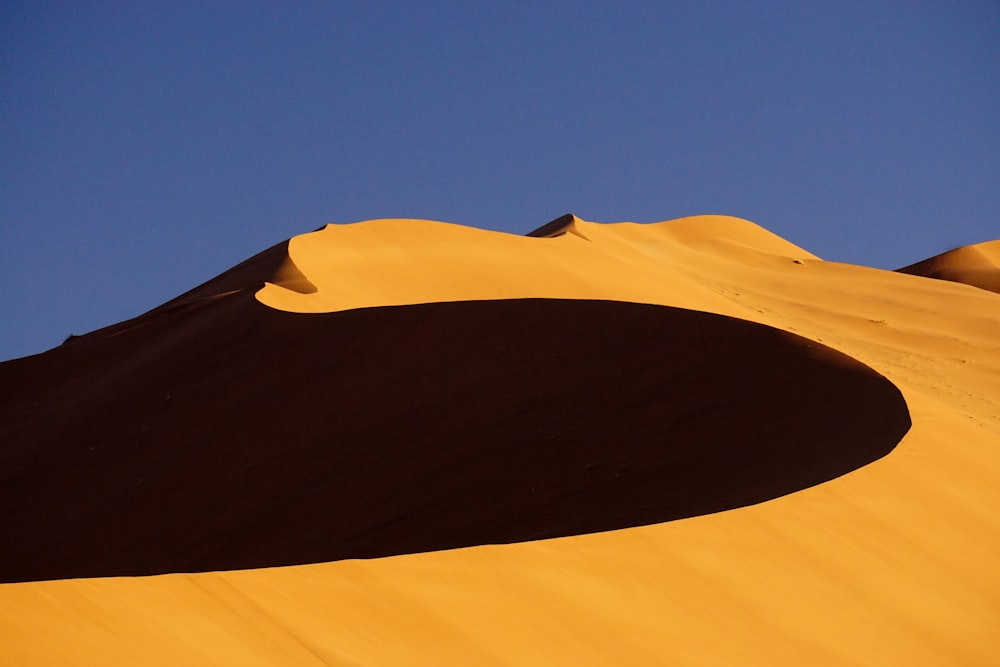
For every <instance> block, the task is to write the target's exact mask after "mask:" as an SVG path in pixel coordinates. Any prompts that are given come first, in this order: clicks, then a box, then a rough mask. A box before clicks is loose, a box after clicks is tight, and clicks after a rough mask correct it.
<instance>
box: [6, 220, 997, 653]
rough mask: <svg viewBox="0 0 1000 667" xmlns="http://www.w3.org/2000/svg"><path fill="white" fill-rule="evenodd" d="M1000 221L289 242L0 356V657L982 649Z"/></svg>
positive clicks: (343, 229) (424, 231) (365, 229)
mask: <svg viewBox="0 0 1000 667" xmlns="http://www.w3.org/2000/svg"><path fill="white" fill-rule="evenodd" d="M995 243H996V242H994V243H993V244H980V245H979V246H973V247H971V250H973V251H975V252H972V253H971V254H970V253H968V252H959V253H946V254H945V255H943V256H939V258H937V259H940V258H942V257H943V258H944V260H946V261H940V262H939V261H934V262H931V263H930V264H923V265H922V266H917V267H916V268H915V270H914V271H913V273H916V274H918V275H916V276H914V275H907V273H905V272H893V271H882V270H878V269H871V268H867V267H862V266H852V265H848V264H842V263H838V262H824V261H823V260H821V259H820V258H819V257H817V256H816V255H813V254H811V253H809V252H808V251H806V250H804V249H802V248H799V247H798V246H796V245H794V244H793V243H791V242H789V241H787V240H785V239H782V238H780V237H778V236H776V235H774V234H772V233H770V232H768V231H767V230H765V229H763V228H761V227H759V226H757V225H755V224H753V223H751V222H748V221H746V220H740V219H737V218H731V217H726V216H698V217H693V218H683V219H679V220H671V221H666V222H661V223H652V224H643V225H637V224H633V223H617V224H607V225H605V224H597V223H590V222H586V221H583V220H580V219H579V218H576V217H574V216H563V217H562V218H559V219H557V220H554V221H553V222H552V223H550V224H548V225H544V226H542V227H540V228H539V229H537V230H536V231H535V232H532V233H531V234H530V235H529V236H528V237H519V236H515V235H510V234H501V233H497V232H488V231H484V230H477V229H471V228H467V227H461V226H458V225H452V224H446V223H437V222H432V221H426V220H398V219H393V220H375V221H368V222H365V223H358V224H350V225H329V226H327V227H325V228H323V229H321V230H318V231H317V232H314V233H310V234H304V235H302V236H297V237H294V238H292V239H291V240H290V241H288V242H286V243H281V244H278V245H276V246H274V247H272V248H270V249H268V250H265V251H264V252H263V253H261V254H259V255H257V256H256V257H253V258H251V259H249V260H247V261H246V262H243V263H242V264H240V265H238V266H236V267H233V268H232V269H230V270H229V271H226V272H225V273H223V274H222V275H220V276H219V277H218V278H216V279H214V280H211V281H209V282H207V283H205V284H203V285H200V286H198V287H196V288H195V289H193V290H191V291H189V292H187V293H185V294H183V295H181V296H179V297H177V298H176V299H173V300H172V301H170V302H168V303H166V304H164V305H163V306H160V307H158V308H156V309H154V310H152V311H150V312H149V313H147V314H146V315H144V316H141V317H139V318H136V319H134V320H130V321H128V322H123V323H121V324H118V325H114V326H111V327H108V328H106V329H103V330H100V331H96V332H93V333H90V334H87V335H84V336H80V337H76V338H73V339H72V340H70V341H68V342H67V344H65V345H63V346H61V347H60V348H57V349H55V350H52V351H50V352H47V353H44V354H41V355H37V356H35V357H29V358H26V359H20V360H15V361H12V362H7V363H4V364H0V544H2V545H3V547H4V548H3V549H0V579H2V580H4V581H10V582H21V583H3V584H0V662H2V663H4V664H7V663H9V664H15V665H66V664H74V665H90V666H93V667H106V665H108V664H129V665H132V664H142V665H163V666H164V667H168V666H169V667H174V666H175V665H220V664H221V665H229V664H239V665H277V664H289V665H302V664H326V665H429V666H430V665H432V666H433V667H440V666H441V665H456V666H461V667H465V666H466V665H479V664H499V663H502V664H510V665H538V664H545V665H549V664H553V665H555V664H564V665H572V666H573V667H578V666H579V665H607V664H628V665H646V664H657V665H658V664H706V665H709V664H717V665H744V664H753V665H768V666H770V665H783V664H804V665H831V666H832V665H845V664H851V665H854V664H858V665H868V664H871V665H875V664H879V665H882V664H884V665H904V664H905V665H933V666H937V665H945V664H961V665H987V664H994V663H995V662H996V657H995V653H996V650H995V648H994V647H995V646H996V645H997V644H998V642H1000V625H998V624H997V620H996V619H997V615H996V609H997V604H996V601H997V600H1000V577H998V576H997V568H996V567H995V565H994V563H995V562H996V556H997V554H998V553H1000V514H998V513H997V512H996V508H997V507H1000V456H998V455H997V452H998V449H997V444H998V443H1000V348H998V347H997V344H996V342H997V332H998V331H1000V300H998V299H1000V294H996V293H994V292H991V291H989V290H988V289H974V288H973V287H970V286H969V284H973V285H978V286H979V287H984V286H985V287H987V288H988V285H985V284H984V283H982V280H981V279H983V278H985V279H990V276H991V275H993V273H995V264H996V262H995V259H996V258H995V257H993V256H992V255H990V253H991V252H992V250H993V249H995V247H996V246H995ZM981 251H985V253H984V252H981ZM991 257H993V259H991ZM910 268H914V267H910ZM943 269H947V272H948V275H949V276H951V277H952V280H954V279H956V278H960V279H961V280H963V281H964V282H966V283H969V284H956V282H953V281H952V280H928V279H927V278H926V277H923V276H930V275H932V273H933V272H938V274H937V277H948V276H945V275H944V273H941V272H940V271H941V270H943ZM977 281H978V283H977ZM904 400H905V402H904ZM907 429H908V430H907ZM904 433H905V435H904ZM900 438H902V440H900ZM897 442H898V446H896V443H897ZM890 450H891V451H890ZM886 453H888V455H885V456H883V455H884V454H886ZM879 457H881V458H879ZM866 463H870V464H869V465H866ZM844 473H848V474H844ZM762 500H766V502H760V501H762ZM720 510H728V511H720ZM672 519H680V520H672ZM610 529H617V530H610ZM556 536H566V537H560V538H558V539H543V538H547V537H556ZM475 545H478V546H475ZM462 546H469V547H471V548H452V547H462ZM418 552H419V553H418ZM393 554H395V555H394V556H393V557H390V558H382V557H378V556H382V555H393ZM356 556H363V557H364V558H361V559H355V558H354V557H356ZM370 556H373V557H370ZM369 557H370V558H369ZM282 563H289V564H291V563H309V564H304V565H299V566H292V567H265V568H256V569H229V568H254V567H255V566H256V565H280V564H282ZM212 568H219V569H212ZM205 569H212V571H200V572H195V573H192V574H183V573H176V572H194V571H198V570H205ZM155 572H175V573H174V574H164V575H162V576H143V577H117V576H116V577H99V578H93V577H94V575H100V574H128V573H133V574H143V573H155ZM65 577H73V578H65ZM78 577H80V578H78ZM49 578H57V579H58V580H48V579H49Z"/></svg>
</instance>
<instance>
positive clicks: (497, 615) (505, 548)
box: [0, 217, 1000, 665]
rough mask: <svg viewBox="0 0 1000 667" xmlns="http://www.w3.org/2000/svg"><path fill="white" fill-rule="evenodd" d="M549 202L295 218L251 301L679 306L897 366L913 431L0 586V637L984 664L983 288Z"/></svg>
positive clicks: (635, 660)
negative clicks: (300, 555) (268, 550)
mask: <svg viewBox="0 0 1000 667" xmlns="http://www.w3.org/2000/svg"><path fill="white" fill-rule="evenodd" d="M566 223H567V221H563V223H561V224H562V226H563V227H565V228H566V231H565V233H562V234H559V230H556V231H555V234H558V235H551V230H550V233H547V234H544V235H541V236H539V237H530V238H522V237H514V236H509V235H504V234H497V233H492V232H482V231H478V230H468V229H465V228H462V227H458V226H454V225H445V224H441V223H430V222H425V221H374V222H370V223H360V224H357V225H349V226H344V227H329V228H327V229H325V230H322V231H320V232H317V233H315V234H311V235H304V236H302V237H296V238H295V239H292V241H291V242H290V243H289V246H288V255H289V257H288V262H290V263H291V264H290V265H289V264H288V262H284V266H285V269H284V274H283V276H284V277H282V278H280V279H275V280H274V281H272V282H273V284H271V285H268V286H266V287H265V288H264V289H263V290H261V291H260V292H259V293H258V295H257V298H258V299H259V300H260V302H262V303H264V304H267V305H268V306H271V307H272V308H278V309H281V310H283V311H295V312H312V313H336V312H339V311H347V312H345V313H343V314H344V315H347V314H349V313H350V312H351V309H354V308H359V307H361V308H371V307H373V306H376V307H379V306H384V305H393V304H395V305H403V304H419V303H434V302H440V301H465V300H479V301H486V300H496V299H519V298H546V299H599V300H618V301H628V302H635V303H647V304H659V305H664V306H671V307H679V308H685V309H691V310H702V311H706V312H709V313H717V314H720V315H726V316H729V317H735V318H738V319H741V320H746V321H749V322H757V323H760V324H763V325H767V326H770V327H775V328H777V329H780V330H783V331H787V332H790V333H793V334H795V335H797V336H801V337H803V338H805V339H807V340H812V341H815V342H817V343H822V344H823V345H824V346H828V347H829V348H832V349H833V350H837V351H839V352H841V353H844V354H846V355H848V356H850V357H852V358H853V359H856V360H858V361H860V362H862V363H864V364H866V365H867V366H869V367H870V368H872V369H874V371H876V372H877V373H879V374H881V375H882V376H884V377H885V378H887V379H888V380H889V381H891V382H892V383H893V384H894V385H895V386H896V387H898V388H899V390H900V391H901V394H902V397H903V398H904V399H905V401H906V406H907V408H908V411H909V415H910V418H911V420H912V427H911V428H910V430H909V432H907V434H906V435H905V437H904V438H903V440H902V441H901V442H900V443H899V444H898V446H896V447H895V449H893V451H892V452H891V453H890V454H889V455H887V456H885V457H883V458H881V459H878V460H876V461H874V462H873V463H871V464H869V465H865V466H862V467H860V468H858V469H856V470H854V471H853V472H850V473H849V474H846V475H843V476H840V477H837V478H835V479H832V480H830V481H827V482H825V483H822V484H819V485H816V486H811V487H809V488H806V489H803V490H800V491H797V492H795V493H791V494H789V495H784V496H781V497H779V498H776V499H773V500H769V501H767V502H763V503H761V504H756V505H751V506H748V507H742V508H739V509H733V510H730V511H725V512H720V513H716V514H709V515H704V516H696V517H692V518H688V519H683V520H679V521H670V522H667V523H658V524H655V525H649V526H642V527H635V528H628V529H624V530H616V531H611V532H604V533H594V534H585V535H574V536H570V537H565V538H559V539H550V540H542V541H538V542H523V543H516V544H508V545H500V546H480V547H472V548H466V549H455V550H449V551H438V552H430V553H422V554H412V555H403V556H398V557H392V558H381V559H375V560H368V561H352V560H347V561H337V562H331V563H325V564H318V565H306V566H299V567H286V568H277V569H262V570H243V571H233V572H222V573H204V574H198V575H183V574H173V575H165V576H158V577H145V578H137V579H131V578H116V579H83V580H67V581H50V582H38V583H25V584H7V585H3V586H2V587H0V646H3V649H2V653H0V655H2V656H3V658H4V659H5V660H6V661H7V662H9V663H10V664H95V665H96V664H101V665H106V664H109V663H116V662H120V663H123V664H124V663H128V664H330V665H341V664H342V665H358V664H384V665H396V664H427V665H438V664H456V665H458V664H462V665H465V664H525V665H528V664H573V665H579V664H595V665H596V664H608V663H614V664H789V663H793V664H830V665H842V664H872V665H875V664H934V665H940V664H984V665H985V664H995V650H994V648H993V647H994V646H995V645H996V644H997V643H998V641H1000V621H998V615H997V609H998V608H1000V581H998V577H997V573H996V568H995V566H994V565H993V563H994V562H995V560H996V556H997V554H998V553H1000V518H998V515H997V513H996V511H995V510H996V507H998V506H1000V483H998V482H1000V449H998V447H1000V347H998V346H997V344H996V341H997V332H998V331H1000V295H997V294H994V293H992V292H989V291H984V290H980V289H972V288H970V287H968V286H966V285H961V284H957V283H952V282H945V281H929V280H926V279H925V278H921V277H915V276H911V275H905V274H901V273H893V272H887V271H878V270H874V269H867V268H864V267H856V266H849V265H842V264H836V263H829V262H822V261H819V260H818V259H817V258H815V257H814V256H813V255H810V254H809V253H807V252H805V251H803V250H801V249H799V248H796V247H795V246H794V245H792V244H789V243H787V242H785V241H783V240H781V239H778V238H777V237H774V236H773V235H771V234H770V233H769V232H766V230H763V229H762V228H760V227H757V226H756V225H753V224H751V223H748V222H745V221H740V220H736V219H732V218H721V217H706V218H691V219H685V220H679V221H671V222H666V223H658V224H655V225H630V224H622V225H596V224H593V223H586V222H583V221H580V220H578V219H573V220H570V221H568V223H569V224H566ZM290 266H291V267H293V268H294V271H293V270H291V269H290V268H289V267H290ZM279 283H283V284H279ZM228 287H229V288H232V286H231V285H230V286H228ZM239 289H241V290H244V291H245V290H252V289H256V287H255V286H246V287H243V286H241V287H240V288H239ZM208 291H209V292H211V291H212V290H211V289H209V290H208ZM244 293H245V292H239V293H238V295H236V296H235V297H229V298H243V297H241V296H239V295H241V294H244ZM226 299H227V298H226V297H223V298H222V299H221V301H223V302H224V301H226ZM218 301H219V299H216V300H214V301H213V300H212V299H209V300H208V303H216V302H218ZM571 303H572V302H571ZM375 310H376V311H378V308H376V309H375ZM357 312H360V311H357ZM287 317H294V316H293V315H287ZM299 317H309V316H308V315H301V316H299ZM128 329H129V327H124V328H120V329H116V330H109V331H108V332H105V333H106V334H108V335H109V336H110V337H109V338H107V339H106V340H111V339H113V338H114V337H116V334H117V336H122V335H125V334H123V333H117V332H119V331H126V330H128ZM182 329H183V330H186V331H188V332H189V333H190V332H191V331H190V330H188V329H184V327H182ZM178 335H179V334H178ZM565 336H566V337H567V338H568V339H572V329H570V330H569V331H567V332H566V333H565ZM196 342H197V340H193V341H192V344H195V343H196ZM80 343H81V344H83V343H87V341H80ZM87 344H89V343H87ZM42 357H43V358H46V355H42ZM48 358H51V357H48ZM53 363H55V362H53ZM5 366H6V365H5ZM727 367H728V368H730V371H731V369H732V363H729V364H727ZM0 368H2V367H0ZM730 371H725V370H720V371H719V377H720V379H724V378H731V377H733V375H731V374H730ZM754 372H755V373H760V372H761V370H760V369H757V370H755V371H754ZM70 393H72V392H70ZM720 418H724V416H723V415H720ZM865 421H867V420H865ZM287 428H288V430H289V431H292V430H294V428H295V424H294V422H290V423H289V425H288V426H287ZM779 430H780V429H779ZM10 441H11V440H9V439H7V438H6V437H5V442H10Z"/></svg>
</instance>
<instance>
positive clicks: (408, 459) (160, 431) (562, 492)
mask: <svg viewBox="0 0 1000 667" xmlns="http://www.w3.org/2000/svg"><path fill="white" fill-rule="evenodd" d="M110 369H114V370H113V371H111V370H110ZM0 384H3V385H4V386H7V387H15V386H16V387H20V388H22V390H21V391H20V392H19V395H17V396H8V397H6V398H5V400H4V402H3V404H2V408H0V424H2V425H3V426H2V428H3V437H2V442H4V443H5V444H4V446H3V450H2V456H3V468H2V471H0V508H2V509H0V512H2V514H0V525H2V526H3V533H4V540H3V541H4V544H5V548H4V550H3V552H2V553H0V577H2V578H3V580H4V581H24V580H40V579H56V578H73V577H98V576H117V575H142V574H159V573H167V572H191V571H206V570H222V569H241V568H257V567H266V566H276V565H292V564H302V563H314V562H320V561H331V560H338V559H344V558H358V557H363V558H371V557H380V556H389V555H396V554H405V553H412V552H422V551H430V550H440V549H451V548H456V547H465V546H471V545H477V544H487V543H510V542H519V541H524V540H535V539H542V538H551V537H559V536H566V535H573V534H580V533H590V532H595V531H606V530H612V529H617V528H625V527H631V526H637V525H645V524H651V523H658V522H662V521H668V520H671V519H678V518H683V517H690V516H696V515H700V514H706V513H710V512H718V511H721V510H727V509H732V508H735V507H739V506H743V505H748V504H751V503H758V502H761V501H764V500H768V499H771V498H774V497H777V496H781V495H784V494H788V493H791V492H794V491H797V490H799V489H802V488H805V487H808V486H812V485H815V484H819V483H821V482H824V481H827V480H829V479H831V478H834V477H837V476H839V475H843V474H844V473H847V472H849V471H851V470H854V469H855V468H857V467H859V466H862V465H865V464H866V463H869V462H871V461H872V460H874V459H877V458H879V457H881V456H883V455H885V454H886V453H888V452H889V451H890V450H891V449H892V448H893V447H894V446H895V444H896V443H897V442H898V441H899V440H900V438H901V437H902V436H903V434H904V433H905V432H906V431H907V429H908V428H909V425H910V422H909V417H908V413H907V408H906V405H905V403H904V401H903V399H902V396H901V395H900V393H899V391H898V390H897V389H896V388H895V387H894V386H893V385H892V384H891V383H890V382H889V381H888V380H886V379H885V378H883V377H882V376H880V375H878V374H877V373H875V372H874V371H872V370H871V369H869V368H867V367H866V366H864V365H862V364H860V363H858V362H856V361H854V360H852V359H850V358H848V357H847V356H845V355H843V354H841V353H839V352H835V351H833V350H831V349H829V348H826V347H824V346H822V345H820V344H818V343H815V342H811V341H807V340H805V339H802V338H799V337H797V336H794V335H791V334H788V333H784V332H781V331H778V330H776V329H772V328H770V327H766V326H763V325H759V324H754V323H750V322H746V321H741V320H736V319H732V318H728V317H724V316H720V315H713V314H708V313H703V312H697V311H689V310H682V309H677V308H670V307H666V306H655V305H645V304H629V303H616V302H606V301H576V300H542V299H525V300H504V301H472V302H454V303H439V304H426V305H417V306H400V307H390V308H368V309H361V310H355V311H349V312H341V313H332V314H315V315H301V314H288V313H283V312H278V311H274V310H271V309H268V308H265V307H264V306H261V305H260V304H258V303H256V302H255V301H253V299H252V297H251V296H250V295H249V293H246V292H243V293H238V294H235V295H231V296H227V297H221V298H218V299H215V300H211V301H207V302H202V303H200V304H190V305H188V306H185V307H180V308H175V309H174V310H172V311H170V312H168V313H165V314H162V315H160V316H158V317H155V318H153V317H151V318H150V319H149V320H148V321H147V322H143V320H142V319H141V318H140V319H139V320H137V321H135V322H134V323H133V326H132V327H131V328H127V329H124V330H122V331H120V332H117V333H114V334H112V335H94V336H92V337H90V338H87V339H83V340H80V341H78V342H76V343H74V344H73V345H67V346H64V347H62V348H59V349H57V350H55V351H53V352H50V353H49V354H47V355H42V356H37V357H30V358H27V359H23V360H18V361H16V362H13V363H10V364H5V365H4V366H2V367H0Z"/></svg>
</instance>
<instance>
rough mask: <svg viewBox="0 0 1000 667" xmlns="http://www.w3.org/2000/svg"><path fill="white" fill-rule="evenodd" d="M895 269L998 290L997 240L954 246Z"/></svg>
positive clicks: (999, 259)
mask: <svg viewBox="0 0 1000 667" xmlns="http://www.w3.org/2000/svg"><path fill="white" fill-rule="evenodd" d="M896 270H897V271H899V272H900V273H908V274H910V275H914V276H923V277H925V278H937V279H938V280H948V281H951V282H955V283H964V284H966V285H972V286H973V287H978V288H980V289H984V290H989V291H991V292H1000V240H997V241H986V242H984V243H977V244H975V245H968V246H963V247H961V248H955V249H954V250H949V251H948V252H944V253H941V254H940V255H935V256H934V257H931V258H929V259H925V260H923V261H920V262H916V263H915V264H910V265H909V266H904V267H903V268H901V269H896Z"/></svg>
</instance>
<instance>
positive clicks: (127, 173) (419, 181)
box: [0, 0, 1000, 359]
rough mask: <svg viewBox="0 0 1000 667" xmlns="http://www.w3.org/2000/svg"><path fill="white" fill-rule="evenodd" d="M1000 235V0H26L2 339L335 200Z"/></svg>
mask: <svg viewBox="0 0 1000 667" xmlns="http://www.w3.org/2000/svg"><path fill="white" fill-rule="evenodd" d="M566 212H573V213H576V214H577V215H579V216H581V217H583V218H585V219H589V220H596V221H608V222H610V221H619V220H632V221H637V222H650V221H656V220H664V219H669V218H675V217H681V216H686V215H693V214H700V213H725V214H730V215H736V216H740V217H745V218H748V219H751V220H753V221H755V222H757V223H759V224H761V225H763V226H764V227H767V228H768V229H770V230H772V231H774V232H775V233H777V234H779V235H781V236H783V237H785V238H787V239H789V240H791V241H792V242H794V243H797V244H799V245H801V246H803V247H805V248H806V249H808V250H810V251H812V252H814V253H816V254H818V255H820V256H822V257H824V258H825V259H830V260H836V261H843V262H850V263H857V264H866V265H869V266H876V267H880V268H896V267H899V266H902V265H905V264H909V263H911V262H914V261H917V260H919V259H923V258H925V257H928V256H930V255H933V254H936V253H938V252H941V251H944V250H947V249H949V248H952V247H955V246H959V245H965V244H969V243H976V242H980V241H985V240H988V239H994V238H1000V4H998V3H996V2H993V1H992V0H990V1H983V2H972V1H969V2H963V1H952V2H945V1H940V2H921V1H920V0H908V1H905V2H895V1H892V0H885V1H882V2H875V1H872V2H850V1H838V2H822V3H819V2H817V3H810V2H801V1H795V2H756V3H755V2H711V1H707V2H706V1H702V2H632V3H625V4H621V3H612V2H582V1H581V2H526V1H524V2H519V1H515V0H510V1H507V2H485V1H484V2H468V1H466V2H412V1H411V2H361V1H357V2H349V1H344V2H335V1H332V0H331V1H329V2H299V3H279V2H269V3H263V2H261V3H255V2H241V3H235V2H233V3H229V2H191V3H185V2H180V1H176V2H152V1H148V2H114V3H102V2H97V1H88V2H55V3H54V2H44V1H41V0H36V1H33V2H11V1H9V0H7V1H5V2H2V4H0V243H2V246H0V247H2V248H3V262H2V269H0V271H2V274H0V275H2V279H3V283H4V284H3V290H2V291H0V323H2V326H0V359H7V358H12V357H16V356H23V355H26V354H32V353H36V352H40V351H42V350H44V349H47V348H50V347H53V346H55V345H57V344H59V343H60V342H62V340H63V339H64V338H65V337H66V336H67V335H68V334H70V333H76V334H80V333H85V332H87V331H90V330H93V329H95V328H99V327H101V326H105V325H108V324H112V323H114V322H117V321H121V320H123V319H127V318H129V317H133V316H136V315H139V314H140V313H142V312H144V311H146V310H148V309H150V308H153V307H155V306H157V305H159V304H160V303H162V302H164V301H166V300H168V299H170V298H171V297H173V296H176V295H177V294H179V293H181V292H183V291H185V290H187V289H189V288H191V287H194V286H195V285H197V284H199V283H201V282H203V281H205V280H207V279H209V278H211V277H212V276H214V275H216V274H217V273H220V272H221V271H223V270H225V269H227V268H229V267H230V266H232V265H233V264H235V263H237V262H239V261H241V260H242V259H244V258H246V257H248V256H250V255H252V254H254V253H256V252H258V251H260V250H262V249H264V248H265V247H267V246H269V245H271V244H273V243H276V242H278V241H280V240H282V239H285V238H287V237H289V236H292V235H294V234H299V233H303V232H307V231H311V230H313V229H315V228H317V227H320V226H322V225H323V224H325V223H327V222H355V221H358V220H365V219H370V218H378V217H396V216H398V217H421V218H431V219H438V220H446V221H450V222H456V223H460V224H466V225H471V226H478V227H484V228H489V229H496V230H503V231H508V232H516V233H523V232H527V231H529V230H530V229H532V228H534V227H536V226H539V225H541V224H542V223H544V222H546V221H548V220H549V219H551V218H554V217H556V216H558V215H561V214H563V213H566Z"/></svg>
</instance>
